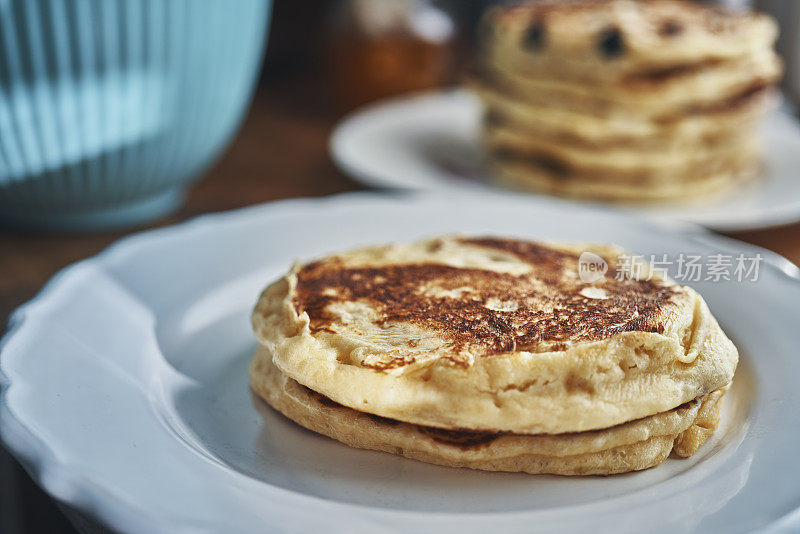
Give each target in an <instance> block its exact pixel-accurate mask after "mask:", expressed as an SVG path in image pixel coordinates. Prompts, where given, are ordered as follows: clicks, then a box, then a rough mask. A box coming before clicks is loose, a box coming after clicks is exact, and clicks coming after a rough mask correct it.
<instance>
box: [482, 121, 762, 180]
mask: <svg viewBox="0 0 800 534" xmlns="http://www.w3.org/2000/svg"><path fill="white" fill-rule="evenodd" d="M725 141H726V142H724V143H716V144H714V145H712V146H705V147H704V146H698V147H695V148H694V150H690V149H689V148H685V149H683V150H663V151H656V150H649V151H648V150H641V149H638V148H629V147H624V146H621V147H613V148H611V147H609V148H606V149H600V150H598V149H594V148H583V147H575V146H571V145H569V144H566V143H559V142H556V141H553V140H550V139H548V138H546V137H543V136H538V137H537V136H531V135H528V134H527V133H526V132H518V131H516V130H513V129H511V128H508V127H503V126H500V127H489V126H487V127H486V128H485V130H484V144H485V145H486V146H487V147H488V148H489V149H490V151H491V152H492V153H493V154H497V155H498V157H500V155H501V154H503V155H505V156H507V159H518V160H529V159H534V160H535V159H537V158H544V159H547V160H549V161H551V162H554V164H558V165H560V166H561V167H563V168H565V169H570V170H572V171H573V173H575V174H581V173H583V174H587V175H592V176H595V177H597V178H608V179H609V180H610V181H630V179H633V180H636V181H637V182H640V183H641V182H647V181H648V177H655V178H660V177H663V178H665V179H668V180H676V181H680V179H681V177H684V176H693V175H701V173H708V172H709V168H711V169H714V168H715V167H717V166H719V165H729V164H731V163H733V164H736V163H737V162H741V161H743V160H744V161H746V163H747V164H750V162H752V161H753V160H754V159H755V158H757V157H758V155H759V145H758V142H757V140H756V139H755V136H753V135H739V136H733V135H731V136H728V137H727V138H726V139H725Z"/></svg>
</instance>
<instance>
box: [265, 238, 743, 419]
mask: <svg viewBox="0 0 800 534" xmlns="http://www.w3.org/2000/svg"><path fill="white" fill-rule="evenodd" d="M583 252H591V253H593V254H596V255H597V256H600V257H603V258H604V259H605V261H606V262H607V264H608V266H609V273H611V274H609V276H606V277H605V278H603V279H601V280H597V281H594V282H583V281H581V280H580V278H579V276H578V271H577V268H578V260H579V256H580V254H581V253H583ZM621 253H622V251H621V250H620V249H617V248H614V247H608V246H597V245H585V246H578V245H557V244H549V245H543V244H538V243H532V242H525V241H518V240H504V239H491V238H484V239H466V238H447V239H436V240H428V241H423V242H419V243H414V244H410V245H391V246H385V247H373V248H368V249H362V250H358V251H353V252H349V253H345V254H341V255H337V256H331V257H328V258H324V259H322V260H319V261H315V262H312V263H310V264H306V265H296V266H295V267H294V268H292V270H291V272H290V273H289V274H287V275H286V276H285V277H283V278H282V279H280V280H278V281H277V282H275V283H274V284H272V285H271V286H269V287H268V288H267V289H266V290H265V291H264V293H263V294H262V295H261V298H260V299H259V301H258V303H257V305H256V308H255V310H254V312H253V317H252V319H253V327H254V331H255V333H256V336H257V338H258V340H259V342H260V343H261V345H263V346H264V347H265V349H266V351H267V352H268V353H269V354H270V355H271V358H272V361H273V362H274V364H275V365H276V366H277V367H278V369H280V371H281V372H282V373H284V374H285V375H286V376H287V377H288V378H291V379H293V380H296V381H297V382H298V383H300V384H302V385H304V386H306V387H308V388H310V389H311V390H313V391H316V392H318V393H320V394H321V395H323V396H325V397H326V398H328V399H331V400H332V401H334V402H336V403H338V404H340V405H343V406H346V407H349V408H351V409H354V410H357V411H361V412H368V413H371V414H374V415H377V416H382V417H386V418H390V419H393V420H397V421H404V422H407V423H413V424H417V425H425V426H431V427H436V428H441V429H453V430H464V429H470V430H478V431H484V432H511V433H516V434H562V433H565V432H583V431H587V430H594V429H603V428H608V427H612V426H615V425H619V424H622V423H625V422H628V421H632V420H635V419H641V418H644V417H648V416H651V415H653V414H659V413H662V412H667V411H669V410H672V409H674V408H676V407H678V406H680V405H682V404H684V403H687V402H690V401H692V400H694V399H696V398H699V397H702V396H704V395H706V394H708V393H711V392H712V391H714V390H717V389H719V388H722V387H724V386H726V385H727V384H729V383H730V381H731V379H732V377H733V372H734V369H735V367H736V362H737V359H738V355H737V351H736V348H735V347H734V346H733V344H732V343H731V342H730V340H728V338H727V337H726V336H725V334H724V333H723V332H722V330H721V329H720V328H719V326H718V325H717V323H716V321H715V320H714V318H713V317H712V316H711V313H710V312H709V310H708V307H707V306H706V304H705V302H704V301H703V300H702V298H701V297H700V296H699V295H697V293H695V292H694V291H693V290H691V289H690V288H687V287H683V286H679V285H676V284H674V283H673V282H671V281H670V280H667V279H663V278H660V277H659V276H658V275H657V273H652V272H651V271H650V270H649V268H648V267H647V266H646V265H645V266H642V269H641V272H640V273H639V276H638V277H636V278H630V279H622V280H617V279H616V278H614V275H613V273H614V270H615V269H616V268H617V267H618V266H619V265H618V260H619V256H620V254H621ZM649 274H653V276H652V278H651V279H649V280H646V279H645V277H647V276H648V275H649ZM254 380H256V378H255V377H254Z"/></svg>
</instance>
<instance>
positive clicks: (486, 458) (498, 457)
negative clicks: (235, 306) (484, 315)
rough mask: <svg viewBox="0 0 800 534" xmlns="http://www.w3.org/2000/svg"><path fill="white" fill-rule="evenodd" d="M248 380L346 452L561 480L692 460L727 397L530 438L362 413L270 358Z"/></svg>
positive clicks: (292, 416)
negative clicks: (294, 376)
mask: <svg viewBox="0 0 800 534" xmlns="http://www.w3.org/2000/svg"><path fill="white" fill-rule="evenodd" d="M259 350H260V351H263V350H264V349H259ZM251 377H252V387H253V389H254V390H255V391H256V393H258V395H259V396H260V397H262V398H263V399H264V400H265V401H267V403H268V404H270V405H271V406H272V407H273V408H275V409H276V410H278V411H279V412H281V413H282V414H283V415H285V416H286V417H288V418H289V419H291V420H293V421H295V422H297V423H298V424H300V425H302V426H304V427H306V428H308V429H309V430H313V431H314V432H317V433H320V434H323V435H325V436H328V437H331V438H333V439H336V440H338V441H340V442H342V443H344V444H346V445H349V446H351V447H357V448H361V449H371V450H377V451H383V452H388V453H392V454H398V455H401V456H405V457H406V458H412V459H415V460H420V461H423V462H427V463H433V464H438V465H445V466H451V467H468V468H472V469H483V470H488V471H521V472H527V473H551V474H558V475H610V474H614V473H624V472H628V471H637V470H641V469H647V468H649V467H652V466H654V465H657V464H659V463H661V462H662V461H663V460H664V459H666V458H667V456H668V455H669V453H670V451H671V450H674V451H675V452H676V453H677V454H678V455H680V456H683V457H686V456H690V455H691V454H693V453H694V452H695V451H696V450H697V448H698V447H699V446H700V445H701V444H702V443H703V441H705V439H707V438H708V436H709V435H710V434H711V432H712V431H713V429H714V428H716V424H717V421H718V420H719V408H720V404H721V403H720V400H721V398H722V395H723V394H724V390H721V389H720V390H716V391H714V392H712V393H710V394H709V395H706V396H705V397H703V398H702V399H695V400H693V401H690V402H688V403H685V404H683V405H681V406H680V407H678V408H675V409H673V410H670V411H668V412H665V413H660V414H656V415H652V416H650V417H646V418H644V419H639V420H636V421H631V422H629V423H625V424H622V425H618V426H615V427H613V428H608V429H603V430H596V431H590V432H581V433H574V434H562V435H557V436H535V435H513V434H487V433H480V432H463V431H462V432H459V431H446V430H440V429H436V428H430V427H423V426H418V425H413V424H408V423H402V422H400V421H394V420H391V419H385V418H382V417H376V416H374V415H370V414H368V413H364V412H359V411H356V410H353V409H351V408H347V407H345V406H342V405H340V404H337V403H335V402H333V401H331V400H330V399H328V398H326V397H324V396H322V395H320V394H319V393H316V392H314V391H312V390H310V389H308V388H306V387H305V386H302V385H301V384H299V383H297V382H296V381H295V380H292V379H291V378H289V377H287V376H286V375H284V374H283V373H281V372H280V370H278V368H277V367H275V365H274V364H273V363H272V361H271V360H270V358H269V357H262V356H257V357H256V358H254V360H253V364H252V366H251ZM673 447H674V449H673Z"/></svg>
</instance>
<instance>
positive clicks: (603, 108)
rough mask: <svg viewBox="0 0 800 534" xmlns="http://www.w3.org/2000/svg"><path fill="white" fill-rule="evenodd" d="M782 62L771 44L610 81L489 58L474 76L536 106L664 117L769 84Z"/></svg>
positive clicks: (595, 113)
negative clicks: (700, 64)
mask: <svg viewBox="0 0 800 534" xmlns="http://www.w3.org/2000/svg"><path fill="white" fill-rule="evenodd" d="M782 72H783V66H782V63H781V61H780V58H779V57H778V55H777V54H776V53H775V52H774V51H773V50H771V49H765V50H760V51H756V52H754V53H752V54H751V55H750V56H749V57H746V58H743V59H741V60H737V61H724V62H720V63H717V64H714V65H709V66H707V67H705V68H702V69H696V70H695V69H688V70H686V69H683V70H681V69H679V68H676V69H673V70H672V71H669V72H666V71H665V72H662V73H661V74H660V75H657V73H651V74H650V75H649V76H647V77H643V76H640V77H628V78H624V79H622V80H619V81H618V82H615V83H610V84H585V83H576V82H571V81H569V80H564V79H560V78H557V77H547V76H542V75H539V76H535V77H534V76H526V75H524V74H521V73H519V72H517V71H515V70H510V69H504V68H503V67H502V66H501V65H497V64H494V65H492V66H491V67H488V66H487V67H484V68H483V69H482V71H481V73H480V74H479V75H478V76H477V77H476V82H475V83H477V84H479V85H481V84H482V85H486V86H488V87H493V88H495V90H497V91H501V92H504V93H508V94H510V95H512V96H513V97H514V98H516V99H518V100H520V101H521V102H529V103H530V104H531V105H534V106H537V107H545V108H546V107H558V108H563V109H566V110H569V111H573V112H576V113H582V114H586V115H592V116H599V117H608V116H613V115H620V114H623V115H625V114H627V115H630V116H633V117H639V118H641V117H650V118H652V119H662V120H663V119H668V118H670V117H675V116H680V115H683V114H685V113H686V112H687V111H688V110H692V111H693V112H696V111H697V110H698V109H702V108H705V107H715V106H718V105H719V103H720V102H724V101H736V100H737V99H739V98H740V96H741V95H743V94H747V93H751V92H753V88H756V87H767V86H770V85H772V84H774V83H775V82H776V81H777V80H778V79H779V78H780V76H781V74H782Z"/></svg>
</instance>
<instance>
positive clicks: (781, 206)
mask: <svg viewBox="0 0 800 534" xmlns="http://www.w3.org/2000/svg"><path fill="white" fill-rule="evenodd" d="M479 123H480V104H479V103H478V101H477V99H476V98H475V97H473V96H472V95H471V94H469V93H467V92H465V91H461V90H456V91H447V92H444V91H442V92H434V93H427V94H422V95H418V96H412V97H404V98H398V99H395V100H389V101H387V102H385V103H379V104H377V105H374V106H370V107H368V108H366V109H365V110H363V111H359V112H356V113H355V114H354V115H352V116H350V117H348V118H346V119H345V120H343V121H342V122H341V123H340V125H339V126H338V127H337V128H336V130H335V132H334V134H333V137H332V138H331V153H332V155H333V158H334V160H335V161H336V163H337V164H338V165H339V167H340V168H342V169H343V170H344V172H346V173H348V174H350V175H351V176H353V177H354V178H355V179H356V180H358V181H359V182H361V183H363V184H366V185H369V186H372V187H380V188H393V189H414V190H464V189H477V190H488V189H497V187H495V186H493V185H491V184H490V183H489V181H488V179H487V173H486V171H485V170H484V169H483V168H482V165H481V157H480V154H481V148H480V143H479V141H478V133H479ZM763 138H764V148H765V164H766V165H765V173H764V177H763V178H762V179H761V180H759V181H757V182H754V183H751V184H749V185H747V186H746V187H744V188H743V189H740V190H738V191H736V192H733V193H730V194H728V195H726V196H724V197H720V198H717V199H714V200H709V201H705V202H698V203H695V204H692V205H689V206H680V205H677V204H659V205H653V206H648V207H627V208H619V207H616V206H612V207H616V208H617V209H624V210H627V211H631V212H634V213H637V214H639V215H645V216H648V217H653V218H661V219H669V220H680V221H687V222H693V223H697V224H701V225H703V226H706V227H708V228H713V229H715V230H721V231H735V230H747V229H755V228H765V227H769V226H776V225H780V224H786V223H790V222H794V221H798V220H800V126H799V125H798V124H797V121H796V120H795V119H794V118H793V117H792V116H791V115H790V114H789V113H788V112H787V111H786V110H785V109H781V110H779V111H777V112H775V113H773V114H772V115H770V116H769V117H768V118H767V120H766V121H765V124H764V126H763ZM575 202H576V203H577V201H575Z"/></svg>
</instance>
